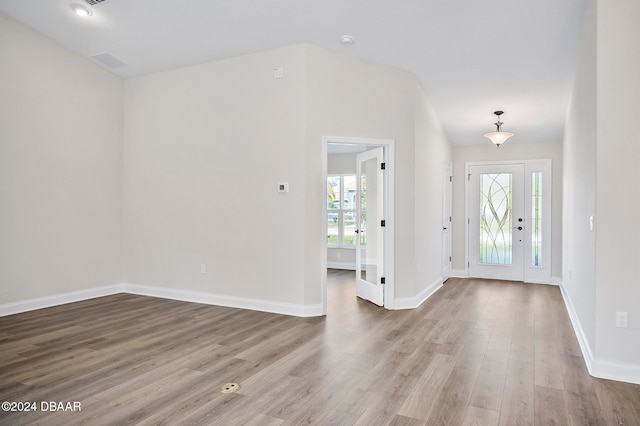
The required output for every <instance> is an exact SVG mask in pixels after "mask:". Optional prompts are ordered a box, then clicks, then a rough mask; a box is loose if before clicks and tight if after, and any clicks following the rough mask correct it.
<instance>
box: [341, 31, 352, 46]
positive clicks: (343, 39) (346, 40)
mask: <svg viewBox="0 0 640 426" xmlns="http://www.w3.org/2000/svg"><path fill="white" fill-rule="evenodd" d="M340 42H341V43H342V44H344V45H345V46H349V45H351V44H353V36H350V35H349V34H345V35H343V36H342V37H341V38H340Z"/></svg>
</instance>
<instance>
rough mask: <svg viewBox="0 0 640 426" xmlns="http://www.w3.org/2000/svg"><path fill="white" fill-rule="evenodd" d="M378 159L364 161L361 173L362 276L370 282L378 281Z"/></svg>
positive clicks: (360, 236)
mask: <svg viewBox="0 0 640 426" xmlns="http://www.w3.org/2000/svg"><path fill="white" fill-rule="evenodd" d="M377 164H378V163H377V160H376V158H372V159H370V160H367V161H365V162H362V165H361V167H362V169H361V175H360V199H359V200H358V202H359V203H360V216H359V217H358V220H359V221H360V227H359V229H360V235H359V239H360V259H361V265H360V278H361V279H362V280H365V281H367V282H370V283H374V284H375V283H377V280H378V277H377V257H378V254H377V252H376V247H377V246H376V241H375V240H376V234H375V230H376V226H375V223H376V222H377V221H378V218H377V209H376V205H377V200H376V198H377V188H376V185H377V183H376V177H377V175H376V173H377ZM368 224H371V226H372V228H371V229H372V232H371V235H369V233H367V227H368Z"/></svg>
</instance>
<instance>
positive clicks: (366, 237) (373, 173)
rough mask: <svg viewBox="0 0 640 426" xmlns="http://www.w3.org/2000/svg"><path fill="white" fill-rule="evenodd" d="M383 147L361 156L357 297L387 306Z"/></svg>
mask: <svg viewBox="0 0 640 426" xmlns="http://www.w3.org/2000/svg"><path fill="white" fill-rule="evenodd" d="M383 152H384V151H383V148H382V147H380V148H374V149H371V150H369V151H366V152H363V153H361V154H358V156H357V163H358V168H357V176H356V181H357V192H356V204H357V212H356V215H357V218H356V220H357V223H358V224H359V225H358V229H357V230H356V232H357V233H358V237H357V238H356V295H357V296H358V297H360V298H362V299H366V300H369V301H371V302H373V303H375V304H376V305H378V306H383V305H384V287H383V280H384V278H383V277H384V227H383V226H382V222H381V221H382V220H383V207H384V191H383V188H384V183H383V171H382V167H381V164H382V163H383Z"/></svg>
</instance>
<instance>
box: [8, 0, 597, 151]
mask: <svg viewBox="0 0 640 426" xmlns="http://www.w3.org/2000/svg"><path fill="white" fill-rule="evenodd" d="M74 2H75V3H79V4H85V3H84V0H47V1H43V0H0V11H2V12H5V13H6V14H8V15H9V16H12V17H13V18H15V19H17V20H18V21H21V22H23V23H24V24H26V25H28V26H29V27H31V28H33V29H35V30H37V31H39V32H40V33H42V34H44V35H46V36H47V37H49V38H51V39H53V40H56V41H57V42H59V43H60V44H62V45H63V46H65V47H67V48H68V49H70V50H72V51H74V52H76V53H78V54H80V55H82V56H85V57H90V56H92V55H95V54H100V53H108V54H110V55H113V56H114V57H116V58H117V59H119V60H121V61H122V62H124V63H126V64H127V65H126V66H123V67H119V68H112V69H110V71H112V72H113V73H114V74H116V75H118V76H120V77H123V78H129V77H134V76H140V75H144V74H148V73H153V72H157V71H162V70H167V69H171V68H177V67H181V66H187V65H192V64H197V63H202V62H207V61H212V60H217V59H222V58H227V57H232V56H238V55H242V54H246V53H252V52H258V51H261V50H267V49H271V48H276V47H282V46H287V45H291V44H297V43H309V44H314V45H317V46H321V47H324V48H327V49H331V50H333V51H336V52H342V53H345V54H348V55H352V56H354V57H357V58H361V59H364V60H367V61H372V62H375V63H379V64H386V65H390V66H393V67H397V68H401V69H405V70H408V71H410V72H412V73H414V74H415V75H417V76H418V78H419V79H420V81H421V83H422V85H423V87H424V89H425V91H426V93H427V96H428V98H429V100H430V101H431V103H432V105H433V107H434V109H435V111H436V113H437V114H438V116H439V117H440V120H441V121H442V124H443V127H444V129H445V132H446V133H447V136H448V137H449V140H450V141H451V143H452V144H454V145H475V144H484V143H490V142H489V141H488V140H487V139H485V138H483V137H482V135H483V134H484V133H486V132H489V131H493V129H494V128H495V127H494V126H493V122H494V118H495V117H494V116H493V111H495V110H504V111H505V114H504V115H503V116H502V118H503V121H504V122H505V124H504V126H503V128H504V130H505V131H511V132H513V133H515V136H514V137H513V138H511V139H510V140H509V141H508V142H507V143H530V142H559V141H560V140H561V139H562V131H563V128H564V119H565V110H566V107H567V102H568V97H569V90H570V86H571V80H572V77H573V73H574V69H575V66H576V57H577V49H578V41H579V35H580V31H581V26H582V16H583V11H584V8H585V3H586V0H449V1H446V0H437V1H436V0H396V1H391V0H387V1H383V0H315V1H311V0H105V1H104V2H103V3H101V4H99V5H96V6H93V7H91V9H92V10H93V16H91V17H89V18H80V17H78V16H76V15H75V14H74V13H73V11H72V10H71V4H72V3H74ZM343 34H350V35H352V36H353V37H354V39H355V43H354V44H353V45H351V46H343V45H342V44H341V43H340V37H341V36H342V35H343Z"/></svg>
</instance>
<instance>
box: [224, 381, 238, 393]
mask: <svg viewBox="0 0 640 426" xmlns="http://www.w3.org/2000/svg"><path fill="white" fill-rule="evenodd" d="M238 389H240V385H239V384H237V383H225V384H224V385H222V386H220V390H221V391H222V393H233V392H238Z"/></svg>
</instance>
